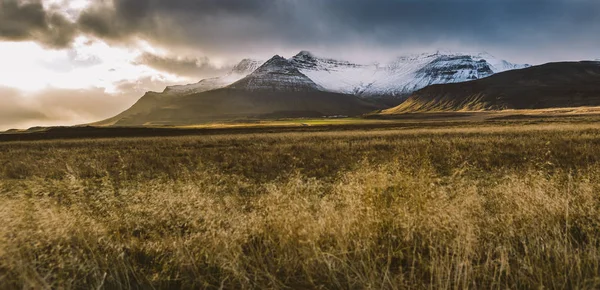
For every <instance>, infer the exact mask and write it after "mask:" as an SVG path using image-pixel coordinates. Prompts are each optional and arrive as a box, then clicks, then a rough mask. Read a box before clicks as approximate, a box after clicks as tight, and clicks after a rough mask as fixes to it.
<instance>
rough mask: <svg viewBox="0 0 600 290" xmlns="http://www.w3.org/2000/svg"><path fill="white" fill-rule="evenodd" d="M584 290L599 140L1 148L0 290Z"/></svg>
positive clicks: (580, 133) (599, 195) (590, 124)
mask: <svg viewBox="0 0 600 290" xmlns="http://www.w3.org/2000/svg"><path fill="white" fill-rule="evenodd" d="M599 287H600V123H598V122H597V120H588V119H581V120H579V121H572V120H571V121H568V122H567V121H560V120H552V121H544V120H535V121H531V120H530V121H510V122H508V121H502V122H500V121H497V122H487V123H480V124H469V125H456V124H455V125H452V126H437V127H430V128H382V129H373V128H371V129H369V130H364V129H360V128H357V129H354V130H344V131H337V130H335V129H334V128H332V129H331V130H324V131H314V132H301V131H300V132H280V133H277V132H275V133H251V134H250V133H246V134H242V133H240V134H220V135H205V136H175V137H144V138H102V139H72V140H45V141H44V140H42V141H11V142H0V289H54V288H56V289H164V288H184V289H198V288H209V289H213V288H214V289H217V288H224V289H254V288H265V289H282V288H303V289H314V288H319V289H403V288H416V289H465V288H470V289H485V288H489V289H507V288H511V289H521V288H536V289H541V288H549V289H564V288H580V289H593V288H599Z"/></svg>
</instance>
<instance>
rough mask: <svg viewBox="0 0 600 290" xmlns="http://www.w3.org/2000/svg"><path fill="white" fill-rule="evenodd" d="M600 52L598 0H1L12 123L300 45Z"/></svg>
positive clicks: (126, 99)
mask: <svg viewBox="0 0 600 290" xmlns="http://www.w3.org/2000/svg"><path fill="white" fill-rule="evenodd" d="M438 49H443V50H453V51H469V52H478V51H487V52H489V53H491V54H493V55H495V56H497V57H499V58H503V59H506V60H509V61H511V62H516V63H530V64H540V63H544V62H549V61H559V60H582V59H597V58H600V1H598V0H0V101H1V102H2V103H1V104H0V130H2V129H8V128H27V127H30V126H36V125H58V124H64V125H68V124H77V123H85V122H91V121H96V120H100V119H103V118H107V117H111V116H112V115H115V114H117V113H119V112H120V111H122V110H123V109H125V108H127V107H129V106H131V105H132V104H133V103H134V102H135V101H136V100H137V99H138V98H139V97H140V96H141V95H143V93H144V92H145V91H148V90H155V91H162V90H163V89H164V87H165V86H166V85H171V84H184V83H191V82H196V81H198V80H200V79H202V78H206V77H212V76H216V75H220V74H223V73H224V72H225V71H227V70H228V69H229V67H231V66H232V65H233V64H235V63H236V62H238V61H239V60H241V59H242V58H246V57H251V58H257V59H267V58H269V57H270V56H272V55H273V54H280V55H283V56H291V55H293V54H295V53H296V52H298V51H300V50H310V51H312V52H314V53H316V54H317V55H321V56H328V57H338V58H346V59H350V60H356V61H361V62H368V61H375V60H376V61H385V60H386V59H389V58H393V57H394V56H399V55H404V54H410V53H420V52H429V51H435V50H438Z"/></svg>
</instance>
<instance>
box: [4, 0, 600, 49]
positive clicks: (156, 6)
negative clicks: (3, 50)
mask: <svg viewBox="0 0 600 290" xmlns="http://www.w3.org/2000/svg"><path fill="white" fill-rule="evenodd" d="M0 1H2V2H0V3H2V11H1V12H0V16H1V17H0V35H1V37H3V38H5V39H11V40H23V39H34V40H37V41H40V42H42V43H45V44H47V45H52V46H55V47H61V46H65V45H68V43H69V42H70V41H71V40H72V37H73V35H74V34H76V33H85V34H90V35H94V36H96V37H98V38H101V39H104V40H105V41H109V42H111V43H117V42H118V43H133V42H132V40H134V39H138V38H141V39H145V40H148V41H150V42H152V43H153V44H155V45H161V46H163V47H166V48H169V49H171V50H179V49H187V50H188V51H190V50H195V51H198V52H202V53H204V55H220V56H230V55H232V54H235V56H236V57H237V58H239V57H240V56H243V55H244V54H253V53H256V52H264V54H268V53H277V52H281V51H282V50H285V51H291V50H299V49H314V48H317V49H324V50H327V51H329V52H338V51H340V50H342V49H344V50H347V49H351V48H355V49H358V50H360V49H369V50H371V48H378V49H381V48H385V49H388V50H399V51H405V50H406V48H409V47H417V48H423V47H432V46H435V47H437V48H445V47H444V46H446V45H448V46H450V45H453V46H459V47H475V48H478V49H479V48H483V49H490V50H493V51H500V52H501V51H512V53H513V54H516V53H521V54H523V55H525V56H531V57H533V58H535V57H539V55H540V54H542V55H543V54H544V52H547V53H554V54H555V55H560V54H561V53H562V54H564V55H568V56H565V57H564V58H573V57H574V56H575V55H577V54H579V55H582V57H583V55H589V54H590V53H591V52H592V51H593V50H595V49H596V48H597V47H598V46H599V45H600V40H599V38H598V37H597V36H596V35H597V34H598V32H599V31H600V1H597V0H487V1H481V0H377V1H374V0H227V1H224V0H95V1H93V2H92V4H91V5H90V7H88V8H86V9H85V10H84V11H83V12H82V13H81V14H80V16H79V18H78V19H77V20H76V21H75V23H70V22H69V21H68V20H66V19H65V18H64V17H63V16H61V14H58V13H55V12H53V11H44V9H43V7H42V5H41V4H40V3H39V1H34V2H31V1H29V2H22V1H20V2H19V1H17V0H0ZM542 48H543V50H544V51H543V52H540V50H542ZM265 51H268V53H267V52H265ZM547 53H546V54H547Z"/></svg>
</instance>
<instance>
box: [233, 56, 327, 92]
mask: <svg viewBox="0 0 600 290" xmlns="http://www.w3.org/2000/svg"><path fill="white" fill-rule="evenodd" d="M229 87H230V88H232V89H238V90H248V91H273V92H274V91H312V90H323V88H321V87H320V86H318V85H317V84H315V83H314V82H313V81H312V80H311V79H309V78H308V77H307V76H306V75H304V74H303V73H301V72H300V71H299V70H298V67H297V66H296V65H295V64H294V63H293V62H292V61H289V60H287V59H285V58H283V57H281V56H279V55H276V56H274V57H273V58H271V59H270V60H268V61H267V62H265V63H264V64H263V65H262V66H260V67H259V68H257V69H256V70H255V71H254V72H253V73H251V74H250V75H248V76H247V77H245V78H243V79H241V80H239V81H237V82H235V83H233V84H232V85H230V86H229Z"/></svg>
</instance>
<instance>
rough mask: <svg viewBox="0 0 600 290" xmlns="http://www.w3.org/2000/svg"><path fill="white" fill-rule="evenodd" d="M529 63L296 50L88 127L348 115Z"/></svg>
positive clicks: (172, 91) (176, 89)
mask: <svg viewBox="0 0 600 290" xmlns="http://www.w3.org/2000/svg"><path fill="white" fill-rule="evenodd" d="M526 67H529V65H519V64H513V63H510V62H507V61H504V60H498V59H496V58H495V57H493V56H491V55H489V54H487V53H478V54H464V53H448V52H435V53H427V54H419V55H411V56H403V57H398V58H396V59H394V60H393V61H390V62H389V63H385V64H381V63H372V64H359V63H353V62H349V61H343V60H335V59H330V58H321V57H317V56H315V55H314V54H312V53H310V52H307V51H301V52H300V53H298V54H297V55H295V56H293V57H291V58H289V59H286V58H283V57H281V56H278V55H276V56H274V57H272V58H271V59H269V60H268V61H266V62H263V61H259V60H252V59H244V60H242V61H241V62H240V63H239V64H237V65H236V66H235V67H233V69H232V70H231V71H230V72H229V73H227V74H226V75H224V76H220V77H216V78H210V79H204V80H201V81H199V82H198V83H195V84H189V85H182V86H171V87H167V88H166V89H165V90H164V91H163V92H161V93H157V92H148V93H146V94H145V95H144V96H143V97H142V98H141V99H140V100H139V101H138V102H137V103H135V104H134V105H133V106H132V107H131V108H129V109H128V110H126V111H124V112H123V113H121V114H119V115H117V116H115V117H113V118H110V119H108V120H105V121H101V122H98V123H96V125H117V126H138V125H153V124H156V125H158V124H160V125H184V124H197V123H203V122H210V121H219V120H240V119H241V120H243V119H253V118H285V117H321V116H340V115H342V116H354V115H360V114H364V113H367V112H370V111H373V110H379V109H385V108H389V107H392V106H394V105H398V104H399V103H401V102H402V101H404V100H405V99H406V97H408V96H409V95H410V94H411V93H412V92H414V91H416V90H419V89H421V88H424V87H427V86H429V85H433V84H447V83H457V82H465V81H469V80H477V79H481V78H485V77H488V76H491V75H494V74H496V73H499V72H504V71H507V70H514V69H521V68H526Z"/></svg>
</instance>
